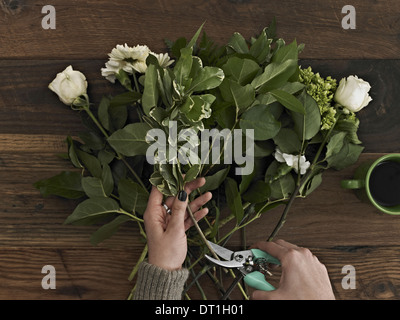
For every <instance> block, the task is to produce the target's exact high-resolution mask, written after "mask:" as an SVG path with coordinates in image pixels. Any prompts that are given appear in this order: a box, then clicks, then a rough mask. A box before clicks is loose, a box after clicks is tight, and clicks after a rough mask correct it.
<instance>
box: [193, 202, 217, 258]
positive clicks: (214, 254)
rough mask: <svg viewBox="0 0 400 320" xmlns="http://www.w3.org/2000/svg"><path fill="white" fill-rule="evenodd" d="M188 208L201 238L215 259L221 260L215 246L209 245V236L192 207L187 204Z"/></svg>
mask: <svg viewBox="0 0 400 320" xmlns="http://www.w3.org/2000/svg"><path fill="white" fill-rule="evenodd" d="M187 210H188V212H189V216H190V218H191V219H192V222H193V224H194V226H195V228H196V230H197V232H198V233H199V235H200V238H201V239H202V240H203V242H204V244H205V245H206V246H207V248H208V250H209V251H210V253H211V254H212V255H213V256H214V258H215V259H217V260H220V259H219V257H218V256H217V254H216V253H215V251H214V250H213V248H211V246H210V245H209V243H208V241H207V238H206V237H205V235H204V233H203V231H202V230H201V228H200V226H199V224H198V223H197V221H196V218H195V217H194V214H193V212H192V209H190V206H189V205H188V206H187Z"/></svg>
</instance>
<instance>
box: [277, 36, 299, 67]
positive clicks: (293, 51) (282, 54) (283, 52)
mask: <svg viewBox="0 0 400 320" xmlns="http://www.w3.org/2000/svg"><path fill="white" fill-rule="evenodd" d="M298 52H299V50H298V47H297V42H296V40H294V41H293V42H292V43H291V44H289V45H287V46H284V47H280V48H279V49H278V50H277V51H276V52H275V54H274V56H273V57H272V60H271V61H272V62H278V63H281V62H284V61H287V60H296V61H297V60H298Z"/></svg>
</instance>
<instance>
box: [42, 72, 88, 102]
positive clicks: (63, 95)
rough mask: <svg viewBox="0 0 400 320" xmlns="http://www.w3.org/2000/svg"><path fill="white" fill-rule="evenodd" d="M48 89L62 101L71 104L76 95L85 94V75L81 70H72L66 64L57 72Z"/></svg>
mask: <svg viewBox="0 0 400 320" xmlns="http://www.w3.org/2000/svg"><path fill="white" fill-rule="evenodd" d="M49 89H50V90H51V91H53V92H55V93H56V94H57V95H58V97H59V98H60V100H61V101H62V102H63V103H65V104H66V105H72V104H73V103H74V101H75V100H76V99H77V98H78V97H80V96H81V95H84V94H86V90H87V81H86V77H85V76H84V75H83V74H82V73H81V72H79V71H75V70H73V69H72V66H68V67H67V68H66V69H65V70H64V71H63V72H60V73H58V74H57V77H56V78H55V79H54V80H53V82H52V83H50V84H49Z"/></svg>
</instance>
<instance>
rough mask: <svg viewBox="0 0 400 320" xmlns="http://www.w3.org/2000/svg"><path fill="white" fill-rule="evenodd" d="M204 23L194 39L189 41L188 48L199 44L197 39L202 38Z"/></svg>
mask: <svg viewBox="0 0 400 320" xmlns="http://www.w3.org/2000/svg"><path fill="white" fill-rule="evenodd" d="M204 23H205V22H203V23H202V25H201V26H200V28H199V29H197V31H196V33H195V34H194V36H193V38H192V39H191V40H190V41H189V43H188V44H187V47H188V48H192V47H193V46H194V45H195V43H196V42H197V39H198V38H199V36H200V32H201V29H203V26H204Z"/></svg>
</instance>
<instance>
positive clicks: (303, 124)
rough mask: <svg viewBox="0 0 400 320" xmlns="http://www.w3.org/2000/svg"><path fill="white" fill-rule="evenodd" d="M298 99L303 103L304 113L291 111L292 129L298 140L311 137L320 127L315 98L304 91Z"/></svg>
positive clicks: (319, 114)
mask: <svg viewBox="0 0 400 320" xmlns="http://www.w3.org/2000/svg"><path fill="white" fill-rule="evenodd" d="M299 100H300V101H301V102H302V103H303V105H304V109H305V111H306V112H305V115H303V114H300V113H298V112H292V113H291V115H292V119H293V122H294V130H295V131H296V133H297V135H298V136H299V138H300V140H302V141H303V140H309V139H311V138H313V137H314V136H315V135H316V134H317V133H318V132H319V130H320V128H321V113H320V110H319V107H318V105H317V103H316V102H315V100H314V99H313V98H312V97H311V96H310V95H309V94H307V93H306V92H304V91H303V92H302V94H301V95H300V96H299Z"/></svg>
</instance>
